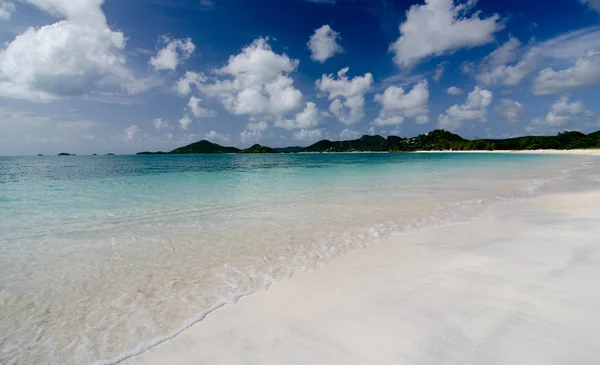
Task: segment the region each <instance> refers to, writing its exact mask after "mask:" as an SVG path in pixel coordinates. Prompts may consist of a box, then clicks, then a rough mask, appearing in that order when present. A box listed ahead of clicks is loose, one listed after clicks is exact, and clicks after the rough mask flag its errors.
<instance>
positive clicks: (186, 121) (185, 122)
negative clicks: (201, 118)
mask: <svg viewBox="0 0 600 365" xmlns="http://www.w3.org/2000/svg"><path fill="white" fill-rule="evenodd" d="M190 124H192V118H190V116H189V115H187V114H185V115H184V116H183V117H181V119H179V126H180V127H181V129H183V130H184V131H187V130H188V128H189V126H190Z"/></svg>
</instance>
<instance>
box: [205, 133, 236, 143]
mask: <svg viewBox="0 0 600 365" xmlns="http://www.w3.org/2000/svg"><path fill="white" fill-rule="evenodd" d="M204 138H205V139H207V140H209V141H211V142H213V143H230V142H231V137H230V136H229V134H227V135H225V134H222V133H219V132H217V131H210V132H208V133H206V134H205V135H204Z"/></svg>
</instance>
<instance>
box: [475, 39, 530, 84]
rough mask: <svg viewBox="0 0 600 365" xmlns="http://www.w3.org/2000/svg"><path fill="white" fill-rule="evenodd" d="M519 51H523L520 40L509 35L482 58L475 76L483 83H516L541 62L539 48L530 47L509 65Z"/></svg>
mask: <svg viewBox="0 0 600 365" xmlns="http://www.w3.org/2000/svg"><path fill="white" fill-rule="evenodd" d="M519 53H523V48H522V47H521V42H520V41H519V40H518V39H517V38H514V37H511V38H510V39H509V40H508V41H507V42H506V43H504V44H503V45H501V46H500V47H498V48H497V49H496V50H494V51H493V52H492V53H490V54H489V55H487V56H486V57H485V58H484V59H483V61H482V62H481V64H480V65H479V70H478V73H477V75H476V76H475V78H476V79H477V81H478V82H480V83H481V84H483V85H494V84H504V85H510V86H513V85H517V84H518V83H520V82H521V80H522V79H523V78H524V77H525V76H527V75H529V74H530V73H532V72H533V71H535V70H536V69H537V68H538V67H539V64H540V62H541V59H540V58H541V50H540V49H539V48H538V47H532V48H530V49H529V51H527V52H526V53H525V55H524V56H523V58H522V59H521V60H519V62H517V63H515V64H514V65H509V64H510V63H512V62H513V61H514V60H515V59H516V58H517V56H518V54H519Z"/></svg>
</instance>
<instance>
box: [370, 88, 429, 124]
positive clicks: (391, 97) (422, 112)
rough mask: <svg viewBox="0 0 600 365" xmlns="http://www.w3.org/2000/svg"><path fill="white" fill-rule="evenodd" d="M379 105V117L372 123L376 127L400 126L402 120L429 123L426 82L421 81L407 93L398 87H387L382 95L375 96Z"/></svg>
mask: <svg viewBox="0 0 600 365" xmlns="http://www.w3.org/2000/svg"><path fill="white" fill-rule="evenodd" d="M375 101H377V102H378V103H379V105H380V108H381V111H380V113H379V116H378V117H377V118H376V119H375V120H374V121H373V124H374V125H376V126H389V125H400V124H402V123H403V122H404V118H406V117H408V118H415V119H416V120H417V123H419V124H422V123H427V122H428V121H429V117H428V116H427V115H428V114H429V110H428V109H427V104H428V102H429V88H428V84H427V81H425V80H421V81H420V82H418V83H417V84H415V86H413V88H412V89H411V90H410V91H409V92H405V91H404V89H403V88H401V87H398V86H390V87H388V88H387V89H386V90H385V92H384V93H383V94H377V95H375Z"/></svg>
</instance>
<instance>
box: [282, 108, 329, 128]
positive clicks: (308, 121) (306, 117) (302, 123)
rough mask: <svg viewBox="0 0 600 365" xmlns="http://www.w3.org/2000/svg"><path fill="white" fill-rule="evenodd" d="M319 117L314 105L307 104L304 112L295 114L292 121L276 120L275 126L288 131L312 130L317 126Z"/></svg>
mask: <svg viewBox="0 0 600 365" xmlns="http://www.w3.org/2000/svg"><path fill="white" fill-rule="evenodd" d="M319 116H320V113H319V109H317V106H316V104H315V103H312V102H308V103H306V107H305V108H304V110H303V111H301V112H300V113H298V114H296V117H295V118H294V119H277V120H276V121H275V126H276V127H279V128H284V129H288V130H292V129H307V128H314V127H316V126H318V125H319V122H320V119H319Z"/></svg>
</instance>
